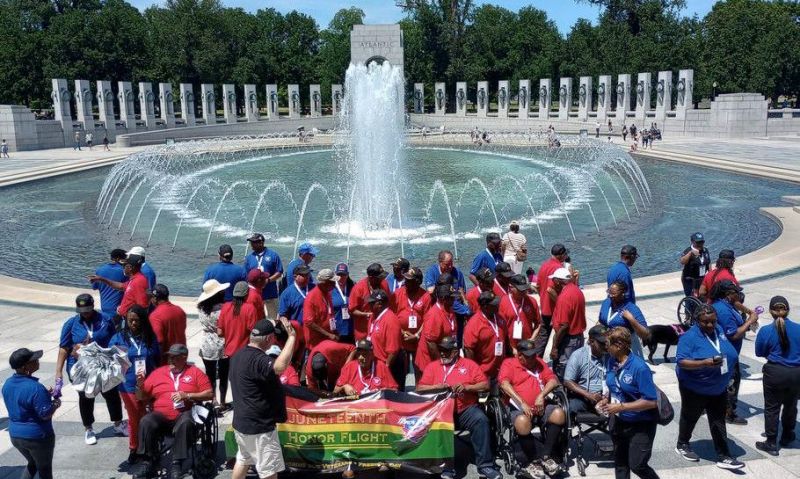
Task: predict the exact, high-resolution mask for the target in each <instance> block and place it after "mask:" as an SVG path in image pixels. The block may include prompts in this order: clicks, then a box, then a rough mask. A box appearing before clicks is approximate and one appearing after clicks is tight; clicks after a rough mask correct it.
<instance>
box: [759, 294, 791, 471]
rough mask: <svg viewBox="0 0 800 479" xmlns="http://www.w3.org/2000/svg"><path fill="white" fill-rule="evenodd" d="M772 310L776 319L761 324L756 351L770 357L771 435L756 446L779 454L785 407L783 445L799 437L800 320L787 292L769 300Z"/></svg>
mask: <svg viewBox="0 0 800 479" xmlns="http://www.w3.org/2000/svg"><path fill="white" fill-rule="evenodd" d="M769 312H770V314H771V315H772V318H773V319H774V320H775V321H774V322H773V323H772V324H769V325H767V326H764V327H763V328H761V330H760V331H759V332H758V336H756V355H757V356H759V357H762V358H766V359H767V364H765V365H764V367H763V369H762V372H763V373H764V380H763V384H764V431H765V433H766V436H767V439H766V441H759V442H756V448H758V449H760V450H762V451H764V452H766V453H768V454H772V455H773V456H777V455H778V445H777V439H778V415H779V414H780V412H781V407H783V414H782V415H781V425H782V430H783V431H782V434H781V439H780V445H781V446H783V447H786V446H788V445H789V444H790V443H791V442H792V441H794V440H795V434H794V426H795V421H796V420H797V400H798V398H800V324H798V323H795V322H794V321H789V318H788V317H787V316H788V315H789V302H788V301H786V298H784V297H783V296H775V297H773V298H772V299H771V300H770V301H769Z"/></svg>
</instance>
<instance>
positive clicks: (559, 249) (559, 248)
mask: <svg viewBox="0 0 800 479" xmlns="http://www.w3.org/2000/svg"><path fill="white" fill-rule="evenodd" d="M550 254H551V255H553V256H560V255H562V254H569V250H568V249H567V247H566V246H564V245H563V244H561V243H556V244H554V245H553V247H552V248H550Z"/></svg>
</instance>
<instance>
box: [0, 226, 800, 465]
mask: <svg viewBox="0 0 800 479" xmlns="http://www.w3.org/2000/svg"><path fill="white" fill-rule="evenodd" d="M690 240H691V244H690V246H689V247H687V248H686V250H684V251H683V252H682V253H681V254H680V255H678V258H677V261H679V262H680V264H682V265H683V270H682V272H681V279H682V282H683V285H684V292H685V293H686V295H687V296H696V297H698V298H700V299H701V300H702V301H703V303H702V306H700V307H698V308H697V309H696V310H695V311H694V312H693V317H694V323H693V325H692V326H691V327H690V328H688V330H687V331H685V333H683V334H682V335H681V336H680V340H679V343H678V349H677V355H676V358H677V367H676V373H677V378H678V384H679V389H680V396H681V406H682V407H681V411H680V416H679V434H678V438H677V441H676V451H677V452H678V454H680V456H681V457H683V458H684V459H686V460H688V461H697V460H698V459H699V458H698V456H697V454H696V453H694V452H693V451H692V448H691V445H690V440H691V438H692V433H693V429H694V427H695V425H696V423H697V421H698V419H699V417H700V416H701V415H702V414H703V413H705V414H706V415H707V418H708V422H709V426H710V430H711V435H712V438H713V442H714V446H715V449H716V452H717V460H716V464H717V466H719V467H721V468H725V469H739V468H741V467H743V466H744V464H743V463H742V462H740V461H739V460H737V459H736V458H734V457H733V456H732V453H731V450H730V448H729V445H728V441H729V439H728V437H727V433H726V427H727V425H728V424H733V425H743V424H746V423H747V421H746V419H744V418H742V417H741V416H739V415H738V414H737V400H738V389H739V383H740V380H741V368H740V366H739V354H740V353H741V348H742V340H743V338H744V336H745V335H746V334H748V332H749V331H755V330H756V328H757V321H758V312H757V311H753V310H751V309H750V308H749V307H747V306H745V304H744V297H743V295H742V288H741V287H740V286H739V283H738V281H737V279H736V277H735V274H734V271H733V263H734V261H735V255H734V253H733V252H732V251H730V250H722V251H720V252H719V256H718V259H717V261H716V265H715V267H713V268H712V265H711V255H710V253H709V251H708V250H707V249H706V248H705V246H704V245H705V238H704V236H703V235H702V234H701V233H695V234H693V235H692V236H691V238H690ZM247 241H248V242H249V245H250V251H249V252H248V253H247V255H246V256H245V258H244V261H243V262H242V263H241V264H237V263H235V262H234V250H233V248H232V247H231V246H230V245H222V246H220V247H219V249H218V253H219V261H218V262H216V263H214V264H211V265H209V266H208V268H207V269H206V271H205V274H204V276H203V283H202V285H198V288H199V290H200V291H201V292H200V294H199V296H198V297H197V299H196V307H197V318H198V319H197V321H198V322H199V323H198V324H199V326H200V331H201V333H200V334H201V338H200V344H199V349H198V351H196V352H194V354H197V355H198V356H199V357H200V358H201V359H202V366H203V367H202V369H201V368H200V367H198V366H196V365H194V364H192V363H191V362H189V361H188V357H189V356H190V351H189V349H188V348H187V345H186V344H187V342H186V328H187V315H186V312H185V311H184V310H183V309H182V308H180V307H179V306H177V305H176V304H173V303H172V302H171V301H170V291H169V288H168V287H167V286H166V285H165V284H163V283H160V282H158V281H157V277H156V273H155V271H154V268H153V267H152V266H151V265H150V264H149V263H148V262H147V261H146V257H145V251H144V249H143V248H141V247H134V248H131V249H130V250H128V251H124V250H121V249H115V250H113V251H111V253H110V260H109V262H108V263H107V264H104V265H102V266H100V267H99V268H98V269H97V271H96V272H95V274H92V275H89V276H88V280H89V282H90V283H91V286H92V288H94V289H97V290H99V294H100V305H99V307H97V305H96V304H95V302H94V299H93V297H92V295H89V294H80V295H79V296H78V297H77V298H76V300H75V311H76V314H75V316H73V317H71V318H69V319H68V320H67V321H66V322H65V323H64V324H63V326H62V330H61V335H60V340H59V353H58V361H57V366H56V380H55V384H54V386H53V387H52V388H45V386H44V385H42V384H40V383H39V382H38V380H37V379H36V378H35V377H34V376H33V374H34V373H35V372H36V371H37V370H38V368H39V363H38V360H39V359H40V358H41V356H42V352H41V351H31V350H28V349H25V348H23V349H19V350H17V351H15V352H14V353H13V354H12V355H11V357H10V365H11V368H12V369H14V370H15V374H14V375H13V376H12V377H11V378H9V379H8V380H7V381H6V382H5V384H4V386H3V397H4V400H5V403H6V406H7V409H8V411H9V432H10V435H11V440H12V444H13V445H14V446H15V447H16V448H17V449H18V450H19V451H20V453H21V454H22V455H23V456H24V457H25V458H26V460H27V462H28V466H27V468H26V470H25V474H26V475H25V476H24V477H26V478H30V477H33V475H34V474H35V473H37V472H38V473H39V475H40V477H41V478H42V479H50V478H51V477H52V456H53V447H54V444H55V436H54V433H53V428H52V419H51V418H52V415H53V413H54V412H55V411H56V410H57V409H58V407H59V406H60V399H59V398H60V397H61V390H62V387H63V385H64V382H63V372H64V370H65V369H66V371H67V374H68V376H69V375H70V371H71V370H72V366H73V365H74V364H75V362H76V361H77V360H79V358H80V351H81V348H83V347H85V346H87V345H88V344H90V343H96V344H97V345H99V346H101V347H111V346H116V347H118V348H119V349H120V350H122V351H124V352H126V354H127V356H128V359H129V361H130V364H131V367H130V368H128V369H127V371H126V372H125V375H124V376H125V377H124V379H123V381H122V383H121V384H119V385H118V386H116V387H114V388H113V389H110V390H108V391H104V392H103V393H102V395H103V397H104V398H105V403H106V407H107V408H108V414H109V418H110V419H111V421H113V423H114V428H113V430H114V432H115V433H117V434H119V435H122V436H128V438H129V449H130V454H129V457H128V462H129V463H130V464H134V463H140V465H141V466H140V467H139V471H141V472H140V473H137V476H139V477H152V476H153V475H154V474H155V473H156V471H157V468H158V464H156V462H155V461H156V458H157V457H158V456H157V452H158V451H157V448H158V440H159V438H160V437H161V436H163V435H164V434H165V433H167V432H171V433H172V435H174V436H175V445H174V446H173V448H172V461H173V467H172V477H174V478H178V477H182V475H183V474H184V473H185V470H186V464H185V463H186V460H187V458H188V449H189V447H190V445H191V428H192V406H193V405H195V404H201V403H204V402H212V403H213V405H214V413H215V414H218V415H225V414H228V413H230V412H231V410H232V414H233V429H234V431H235V438H236V443H237V445H238V450H239V452H238V455H237V459H236V465H235V466H234V474H233V477H234V478H235V479H241V478H243V477H244V476H245V475H246V473H247V471H248V468H249V467H251V466H252V467H255V469H256V471H257V472H258V475H259V477H261V478H273V477H275V475H276V474H277V473H278V472H280V471H282V470H283V469H284V464H283V459H282V455H281V448H280V442H279V438H278V435H277V433H276V424H277V423H280V422H282V421H283V420H285V417H286V411H285V405H284V401H285V399H284V396H283V392H282V388H281V387H279V385H280V384H286V385H292V386H301V385H302V386H305V387H307V388H308V389H310V390H311V391H313V392H315V393H317V394H318V395H320V396H322V397H330V396H337V395H345V396H355V395H359V394H364V393H368V392H372V391H377V390H381V389H396V390H407V391H410V390H415V391H416V392H418V393H425V392H430V391H434V390H436V391H441V390H449V391H451V392H452V393H453V396H454V398H455V416H454V423H455V427H456V429H463V430H468V431H469V432H470V435H469V439H470V441H471V444H472V447H473V449H474V452H475V464H476V467H477V468H478V472H479V474H480V475H481V476H483V477H486V478H488V479H499V478H500V477H501V473H500V470H499V468H498V466H497V464H496V462H495V455H494V452H493V451H492V448H491V447H492V440H491V436H490V435H491V432H490V421H489V419H488V417H487V415H486V412H485V410H484V408H483V407H482V406H481V405H480V403H479V397H480V396H481V395H484V394H498V395H501V396H502V397H503V399H504V401H505V403H506V404H507V405H508V408H509V410H510V421H511V423H510V424H509V427H513V428H514V430H515V431H516V436H517V439H518V440H517V443H516V444H515V447H516V450H515V452H516V456H517V457H518V458H520V459H519V460H520V461H521V463H522V465H523V467H524V468H525V470H526V472H527V473H528V474H529V475H530V476H531V477H532V478H543V477H546V476H553V475H556V474H558V473H560V472H561V471H563V469H564V467H565V465H564V464H563V459H564V454H563V451H560V448H563V444H559V438H560V437H562V431H563V429H564V428H565V425H566V424H567V417H566V415H567V414H568V413H575V412H580V411H586V412H594V413H597V414H601V415H603V416H606V417H609V418H611V420H610V421H609V426H608V427H609V432H610V433H611V436H612V439H613V441H614V444H615V454H614V463H615V469H616V477H617V478H627V477H630V474H631V473H634V474H636V475H638V476H639V477H642V478H657V477H658V474H657V473H656V472H655V471H654V470H653V468H652V467H650V465H649V464H648V463H649V459H650V456H651V452H652V446H653V441H654V438H655V435H656V432H657V429H658V421H659V411H658V410H657V406H658V390H657V388H656V386H655V383H654V381H653V373H652V372H651V370H650V368H649V367H648V365H647V364H646V362H645V360H644V357H643V352H642V344H643V343H645V342H647V341H648V340H650V339H651V338H650V334H651V332H650V329H649V327H648V324H647V320H646V317H645V312H644V311H642V309H641V308H640V307H639V306H637V298H636V291H635V287H634V279H633V275H632V268H633V267H634V265H635V263H636V261H637V258H638V257H639V254H638V250H637V248H636V247H635V246H633V245H624V246H623V247H622V248H621V249H620V255H619V259H618V261H616V262H615V263H614V264H612V265H611V266H610V268H609V270H608V274H607V286H608V296H607V298H606V299H605V301H604V302H603V303H602V305H601V306H600V312H599V316H598V318H597V322H596V324H595V325H593V326H592V327H591V328H589V329H588V331H587V318H586V301H585V298H584V294H583V291H582V289H581V287H580V273H579V271H578V270H576V269H575V268H574V266H573V265H572V260H571V258H570V252H569V250H568V249H567V248H566V247H565V246H564V245H563V244H560V243H558V244H554V245H552V247H551V248H550V257H549V258H547V259H546V260H545V261H544V262H543V263H542V264H541V265H540V267H539V269H538V273H536V272H535V271H533V270H532V268H529V269H528V271H527V275H523V274H522V269H523V267H524V263H525V262H526V261H528V257H527V244H526V240H525V237H524V235H523V234H521V233H520V232H519V224H518V223H516V222H513V223H511V224H510V225H509V231H508V232H507V233H506V234H504V235H503V236H502V237H501V236H500V234H498V233H490V234H488V235H487V236H486V247H485V249H483V250H482V251H480V252H479V253H478V254H477V255H475V257H474V260H473V261H472V263H471V266H470V269H469V271H464V272H462V271H461V270H460V269H459V268H458V267H456V266H455V265H454V257H453V254H452V253H451V252H450V251H447V250H444V251H441V252H440V253H439V254H438V257H437V260H436V262H435V263H434V264H431V265H429V266H428V267H425V265H412V264H411V262H410V261H408V260H407V259H405V258H397V259H396V260H394V261H392V262H391V263H390V266H391V271H386V270H385V269H384V267H383V266H382V265H381V264H380V263H372V264H370V265H369V266H368V267H367V268H366V276H365V277H363V278H360V279H357V280H356V279H353V278H351V275H350V270H349V267H348V265H347V264H346V263H339V264H337V265H336V266H335V267H334V268H333V269H328V268H323V269H320V270H319V271H315V269H314V267H313V263H314V261H315V260H316V258H317V257H318V255H319V254H320V251H319V250H318V249H317V248H316V247H315V246H313V245H311V244H309V243H303V244H301V245H300V246H299V247H298V248H297V257H295V258H293V259H292V260H291V261H290V262H289V263H288V264H287V265H286V266H285V267H284V265H283V261H282V259H281V258H280V256H279V255H278V253H277V252H276V251H274V250H272V249H270V248H268V247H267V246H266V244H265V237H264V236H263V235H262V234H259V233H256V234H253V235H251V236H250V237H249V238H248V239H247ZM423 269H424V270H423ZM468 282H469V287H468ZM769 312H770V314H771V316H772V317H773V319H774V321H773V322H772V323H771V324H769V325H767V326H764V327H762V328H761V329H760V331H758V335H757V338H756V354H757V355H758V356H760V357H764V358H766V360H767V364H766V365H765V366H764V380H763V382H764V398H765V412H764V415H765V422H766V425H765V434H766V437H765V440H764V441H759V442H758V443H757V444H756V446H757V447H758V448H759V449H761V450H763V451H765V452H767V453H769V454H774V455H777V454H778V451H779V447H778V445H779V444H780V445H781V446H787V445H789V444H790V443H791V442H792V441H794V439H795V436H794V424H795V420H796V415H797V407H796V403H797V399H798V395H800V325H798V324H797V323H795V322H792V321H790V320H789V319H788V312H789V303H788V301H787V300H786V299H785V298H783V297H780V296H776V297H774V298H772V300H771V301H770V305H769ZM587 338H588V339H587ZM548 348H549V351H550V352H549V355H546V352H547V350H548ZM64 366H66V368H65V367H64ZM411 377H413V378H414V380H413V385H412V384H411V383H412V381H411V380H410V378H411ZM229 384H230V389H231V390H232V391H231V392H232V401H231V402H229V398H228V390H229ZM562 386H563V387H564V388H565V390H566V391H567V394H568V396H569V404H568V407H565V406H566V405H563V404H562V405H559V404H556V403H553V402H552V401H550V400H549V399H548V398H549V396H550V393H552V392H553V391H554V390H555V389H556V388H559V387H562ZM78 404H79V411H80V416H81V419H82V422H83V425H84V428H85V442H86V444H87V445H93V444H96V443H97V436H96V434H95V432H94V430H93V424H94V422H95V417H94V405H95V404H94V398H90V397H87V396H86V395H85V394H84V393H83V392H79V393H78ZM123 407H124V409H125V411H126V413H127V420H123V413H122V409H123ZM781 409H782V410H783V412H782V413H781ZM779 418H780V421H779ZM779 422H781V423H782V427H781V428H779V427H778V423H779ZM536 429H538V431H539V434H540V436H541V437H540V438H539V439H536V438H535V433H534V431H535V430H536ZM779 430H780V431H781V432H780V435H779ZM454 474H455V471H452V470H445V471H444V472H443V473H442V476H443V477H444V478H452V477H454Z"/></svg>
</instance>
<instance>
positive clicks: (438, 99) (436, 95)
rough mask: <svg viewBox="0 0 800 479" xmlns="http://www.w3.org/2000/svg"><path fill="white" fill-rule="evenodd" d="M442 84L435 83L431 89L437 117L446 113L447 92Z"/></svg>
mask: <svg viewBox="0 0 800 479" xmlns="http://www.w3.org/2000/svg"><path fill="white" fill-rule="evenodd" d="M446 88H447V87H446V86H445V84H444V83H442V82H436V85H435V86H434V89H433V104H434V106H435V107H436V114H437V115H444V113H445V112H446V111H447V90H446Z"/></svg>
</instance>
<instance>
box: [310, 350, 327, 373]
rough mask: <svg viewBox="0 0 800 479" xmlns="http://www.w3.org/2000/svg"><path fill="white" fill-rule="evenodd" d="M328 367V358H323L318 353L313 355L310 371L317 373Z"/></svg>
mask: <svg viewBox="0 0 800 479" xmlns="http://www.w3.org/2000/svg"><path fill="white" fill-rule="evenodd" d="M327 367H328V358H326V357H325V355H323V354H322V353H320V352H316V353H314V356H313V357H312V358H311V369H312V370H314V371H318V370H320V369H325V368H327Z"/></svg>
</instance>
